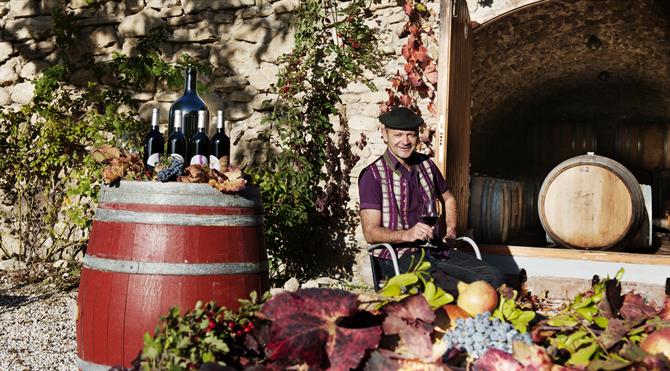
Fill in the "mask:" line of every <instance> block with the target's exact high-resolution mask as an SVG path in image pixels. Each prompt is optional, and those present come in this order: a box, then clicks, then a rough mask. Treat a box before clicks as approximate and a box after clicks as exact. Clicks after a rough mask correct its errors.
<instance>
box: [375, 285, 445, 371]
mask: <svg viewBox="0 0 670 371" xmlns="http://www.w3.org/2000/svg"><path fill="white" fill-rule="evenodd" d="M382 310H383V311H384V313H386V318H385V319H384V323H383V324H382V327H383V329H384V334H385V335H396V334H397V335H399V336H400V346H399V347H400V348H402V349H403V350H404V351H406V352H408V353H410V354H412V355H414V356H415V358H418V359H428V358H431V356H432V355H433V352H432V347H433V343H432V341H431V338H430V335H431V333H432V332H433V326H432V325H431V323H433V321H435V312H433V311H432V310H431V309H430V306H429V305H428V302H427V301H426V298H424V297H423V295H412V296H409V297H407V298H405V299H403V300H401V301H399V302H395V303H390V304H387V305H385V306H384V307H383V308H382Z"/></svg>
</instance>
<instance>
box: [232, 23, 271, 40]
mask: <svg viewBox="0 0 670 371" xmlns="http://www.w3.org/2000/svg"><path fill="white" fill-rule="evenodd" d="M268 32H270V30H268V29H266V28H263V27H262V26H261V25H260V24H247V23H243V24H239V25H237V26H236V27H234V28H233V38H234V39H235V40H239V41H247V42H250V43H257V42H259V41H261V40H262V39H263V38H264V37H265V35H266V34H267V33H268Z"/></svg>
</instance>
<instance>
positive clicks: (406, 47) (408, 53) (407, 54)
mask: <svg viewBox="0 0 670 371" xmlns="http://www.w3.org/2000/svg"><path fill="white" fill-rule="evenodd" d="M400 53H401V54H402V56H403V57H404V58H405V59H406V60H410V57H411V55H412V51H411V50H410V48H409V44H404V45H403V46H402V48H401V49H400Z"/></svg>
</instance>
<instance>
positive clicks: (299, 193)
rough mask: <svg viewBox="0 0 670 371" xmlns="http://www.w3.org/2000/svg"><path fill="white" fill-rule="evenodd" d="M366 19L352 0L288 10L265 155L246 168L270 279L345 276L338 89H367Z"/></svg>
mask: <svg viewBox="0 0 670 371" xmlns="http://www.w3.org/2000/svg"><path fill="white" fill-rule="evenodd" d="M368 18H369V12H368V11H367V8H366V3H365V2H363V1H359V0H356V1H352V2H348V3H340V2H335V1H325V2H324V1H315V0H305V1H301V3H300V8H299V9H298V10H297V12H296V14H295V16H294V18H293V20H294V24H293V27H294V29H295V45H294V48H293V50H292V51H291V53H289V54H288V55H285V56H284V57H283V58H282V62H283V67H282V68H281V70H280V73H279V75H278V76H277V83H276V84H275V85H274V89H275V90H276V93H277V94H278V99H277V102H276V104H275V106H274V109H273V111H272V112H271V113H270V115H269V116H268V117H267V119H266V120H265V125H266V130H264V131H263V133H261V135H260V137H259V139H260V142H261V143H263V145H264V146H265V147H264V148H263V152H264V153H265V155H264V156H265V157H264V158H261V159H257V161H256V163H257V165H255V166H254V167H253V168H251V169H249V170H250V173H251V174H252V177H253V182H254V183H255V184H258V185H259V186H260V189H261V194H262V198H263V204H264V205H265V211H266V213H265V227H266V229H265V235H266V245H267V247H268V253H269V257H270V264H271V272H272V273H273V276H274V277H273V278H275V279H276V280H277V281H282V280H285V279H286V278H288V277H291V276H296V277H299V278H311V277H314V276H317V275H323V274H329V275H331V276H335V275H339V274H347V272H349V270H350V269H351V266H352V262H353V258H354V256H355V253H356V251H357V250H358V249H357V248H356V246H355V241H353V239H352V237H351V236H353V228H354V227H355V225H356V222H357V219H356V215H355V213H354V212H353V211H352V210H349V209H348V208H347V202H349V187H350V173H351V169H352V167H353V166H354V165H355V163H356V162H357V161H358V157H357V156H355V155H354V154H353V153H352V149H351V144H350V137H349V130H348V123H347V117H346V107H345V106H343V105H341V104H340V96H341V95H342V94H343V92H344V91H345V88H346V87H347V86H348V85H349V84H351V83H352V82H362V83H364V84H366V85H368V86H369V87H370V88H371V89H373V88H374V87H373V85H372V83H371V81H370V80H369V79H368V78H367V77H366V76H368V75H369V71H371V72H373V73H379V72H380V71H381V66H382V61H383V58H382V56H381V55H380V53H379V50H380V48H379V46H378V36H377V33H376V31H375V30H373V29H372V28H370V27H368V26H367V21H368ZM361 143H362V142H361ZM324 256H328V257H329V258H328V259H324Z"/></svg>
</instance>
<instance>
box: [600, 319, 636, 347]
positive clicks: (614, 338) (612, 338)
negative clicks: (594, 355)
mask: <svg viewBox="0 0 670 371" xmlns="http://www.w3.org/2000/svg"><path fill="white" fill-rule="evenodd" d="M632 328H633V326H631V324H630V322H628V321H623V320H620V319H618V318H612V319H610V320H609V322H608V323H607V328H606V329H605V331H604V332H603V333H602V334H600V335H599V336H598V339H599V340H600V342H601V343H602V344H603V346H604V347H605V348H607V349H608V350H609V349H610V348H612V347H613V346H614V345H616V344H617V343H618V342H620V341H621V340H623V338H624V336H626V334H627V333H628V331H630V330H631V329H632Z"/></svg>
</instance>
